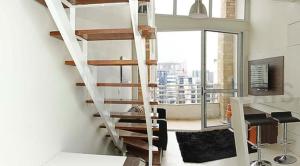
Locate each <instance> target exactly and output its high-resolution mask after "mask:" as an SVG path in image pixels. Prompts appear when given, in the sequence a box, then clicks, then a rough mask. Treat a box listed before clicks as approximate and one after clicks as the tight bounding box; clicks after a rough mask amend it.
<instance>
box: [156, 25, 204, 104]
mask: <svg viewBox="0 0 300 166" xmlns="http://www.w3.org/2000/svg"><path fill="white" fill-rule="evenodd" d="M157 38H158V40H157V41H158V52H159V57H158V67H157V79H158V80H157V82H158V83H159V85H158V95H157V97H158V98H157V100H158V101H159V102H160V103H161V104H192V103H198V104H199V103H200V102H201V100H200V99H201V98H200V97H201V93H200V92H201V91H200V87H201V86H200V79H201V75H200V74H199V73H200V66H201V32H200V31H183V32H159V33H158V34H157ZM187 42H188V44H186V43H187Z"/></svg>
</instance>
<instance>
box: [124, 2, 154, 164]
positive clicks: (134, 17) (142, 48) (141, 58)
mask: <svg viewBox="0 0 300 166" xmlns="http://www.w3.org/2000/svg"><path fill="white" fill-rule="evenodd" d="M129 6H130V16H131V23H132V29H133V33H134V41H135V47H136V54H137V60H138V69H139V75H140V81H141V89H142V95H143V103H144V110H145V119H146V124H147V135H148V145H149V148H148V149H149V157H148V159H149V165H150V166H152V162H153V161H152V160H153V152H152V146H153V142H152V141H153V140H152V137H153V133H152V120H151V108H150V95H149V86H148V67H147V65H146V40H145V39H143V38H142V36H141V34H140V32H139V28H138V26H139V25H138V0H129Z"/></svg>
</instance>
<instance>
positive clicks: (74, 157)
mask: <svg viewBox="0 0 300 166" xmlns="http://www.w3.org/2000/svg"><path fill="white" fill-rule="evenodd" d="M126 159H127V157H126V156H106V155H91V154H80V153H65V152H61V153H59V154H57V155H56V156H55V157H54V158H53V159H52V160H51V161H49V162H48V163H47V164H45V165H44V166H123V165H124V163H125V161H126ZM138 165H139V164H138Z"/></svg>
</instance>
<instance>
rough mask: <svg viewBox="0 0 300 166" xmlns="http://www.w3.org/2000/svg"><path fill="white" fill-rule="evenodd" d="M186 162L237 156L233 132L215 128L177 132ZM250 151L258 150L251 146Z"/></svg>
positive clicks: (200, 161) (201, 161)
mask: <svg viewBox="0 0 300 166" xmlns="http://www.w3.org/2000/svg"><path fill="white" fill-rule="evenodd" d="M176 137H177V141H178V144H179V147H180V151H181V156H182V158H183V161H184V162H192V163H203V162H208V161H214V160H219V159H224V158H230V157H235V156H236V150H235V142H234V135H233V132H231V131H230V130H227V129H226V130H214V131H207V132H176ZM250 147H251V145H250V144H248V148H249V152H250V153H255V152H256V150H253V149H251V148H250Z"/></svg>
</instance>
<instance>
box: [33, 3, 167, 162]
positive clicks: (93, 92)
mask: <svg viewBox="0 0 300 166" xmlns="http://www.w3.org/2000/svg"><path fill="white" fill-rule="evenodd" d="M37 2H39V3H41V4H42V5H45V6H46V7H48V9H49V11H50V13H51V15H52V17H53V20H54V21H55V23H56V26H57V27H58V31H52V32H50V36H51V37H54V38H57V39H59V40H63V41H64V43H65V44H66V46H67V48H68V50H69V52H70V55H71V57H72V59H71V60H66V61H65V64H66V65H69V66H74V67H76V68H77V70H78V72H79V74H80V76H81V78H82V82H78V83H76V86H77V87H85V88H86V89H87V91H88V93H89V96H90V99H86V101H85V102H86V103H87V104H94V105H95V107H96V109H97V111H98V112H97V113H96V114H94V118H101V119H102V120H103V122H104V124H103V125H100V128H106V129H107V131H108V135H107V136H108V137H110V138H111V139H112V141H113V143H114V144H115V146H116V147H117V148H118V149H120V150H121V151H122V152H123V153H124V152H126V154H127V155H128V156H137V157H141V158H143V159H144V160H146V161H147V163H148V165H160V157H161V155H160V150H159V149H158V148H157V147H155V146H154V145H153V143H152V142H153V140H158V139H159V138H158V137H156V136H153V131H159V126H158V125H157V122H156V120H157V119H158V115H157V112H156V107H157V105H158V103H157V102H156V101H152V100H150V88H156V87H157V84H155V83H150V81H149V80H150V78H149V73H150V72H149V71H150V69H149V68H150V67H149V66H152V65H153V66H155V65H157V60H155V59H150V57H155V56H154V55H155V53H156V52H155V51H156V39H155V38H156V29H155V14H154V0H37ZM124 3H125V4H127V5H129V10H128V13H129V14H130V16H131V25H132V27H131V28H123V29H80V30H78V29H76V9H77V8H81V7H86V8H89V7H99V10H101V6H106V5H108V6H109V5H112V4H113V5H124ZM140 3H142V4H147V11H148V13H147V19H148V25H138V6H139V4H140ZM66 10H68V11H69V15H67V13H66ZM103 40H132V41H134V45H135V49H136V55H137V59H136V60H135V59H133V60H101V59H88V42H90V41H103ZM146 43H148V44H149V45H146ZM90 66H93V67H99V66H102V67H105V66H138V70H139V80H140V82H139V83H101V82H97V80H96V78H95V77H94V76H93V74H92V72H91V69H90ZM105 87H118V88H122V87H126V88H128V87H129V88H134V87H137V88H140V90H141V95H142V96H141V98H139V99H135V100H128V99H107V98H105V95H104V92H103V91H98V89H99V88H105ZM109 104H129V105H132V104H134V105H135V104H138V105H143V106H144V110H145V113H128V112H127V113H124V112H112V111H110V110H107V108H106V105H109ZM151 110H153V112H152V111H151ZM114 118H124V119H138V120H145V121H146V123H118V122H115V120H114Z"/></svg>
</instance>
